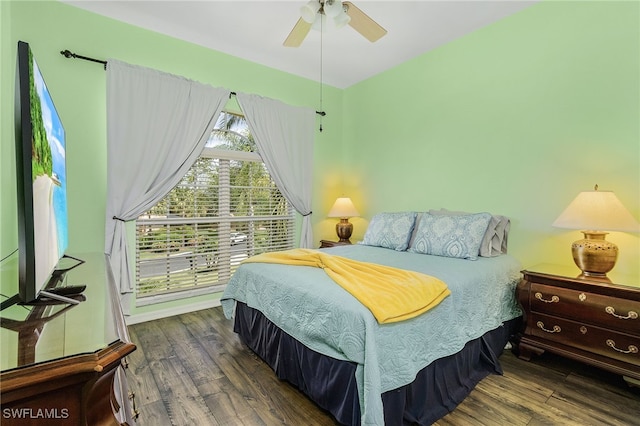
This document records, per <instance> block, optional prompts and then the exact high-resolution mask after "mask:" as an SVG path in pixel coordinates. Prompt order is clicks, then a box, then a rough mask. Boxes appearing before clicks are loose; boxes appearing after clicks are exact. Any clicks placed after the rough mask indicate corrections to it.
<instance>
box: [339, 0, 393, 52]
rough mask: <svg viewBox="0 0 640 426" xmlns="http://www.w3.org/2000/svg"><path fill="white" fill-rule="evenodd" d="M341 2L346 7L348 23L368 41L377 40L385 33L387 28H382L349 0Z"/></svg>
mask: <svg viewBox="0 0 640 426" xmlns="http://www.w3.org/2000/svg"><path fill="white" fill-rule="evenodd" d="M343 4H344V6H345V7H346V10H347V15H349V17H350V18H351V21H349V25H351V27H353V29H355V30H356V31H357V32H359V33H360V34H362V35H363V36H364V38H366V39H367V40H369V41H370V42H374V41H377V40H378V39H380V38H381V37H382V36H384V35H385V34H386V33H387V30H385V29H384V28H382V27H381V26H380V25H379V24H378V23H377V22H376V21H374V20H373V19H371V18H370V17H369V16H368V15H367V14H366V13H364V12H363V11H361V10H360V9H358V8H357V7H355V6H354V5H353V3H351V2H350V1H345V2H344V3H343Z"/></svg>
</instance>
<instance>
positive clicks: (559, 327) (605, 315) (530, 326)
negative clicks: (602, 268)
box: [517, 265, 640, 385]
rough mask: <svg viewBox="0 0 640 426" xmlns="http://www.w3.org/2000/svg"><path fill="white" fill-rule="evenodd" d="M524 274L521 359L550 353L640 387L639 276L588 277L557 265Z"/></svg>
mask: <svg viewBox="0 0 640 426" xmlns="http://www.w3.org/2000/svg"><path fill="white" fill-rule="evenodd" d="M523 275H524V277H523V280H522V281H521V282H520V284H519V285H518V289H517V297H518V302H519V303H520V305H521V307H522V309H523V313H524V330H523V332H522V336H521V339H520V343H519V348H518V349H519V356H520V358H522V359H525V360H529V359H530V358H531V356H533V355H539V354H542V353H543V352H544V351H550V352H554V353H556V354H559V355H562V356H565V357H567V358H571V359H575V360H577V361H581V362H584V363H587V364H591V365H593V366H596V367H599V368H603V369H605V370H609V371H612V372H614V373H616V374H620V375H622V376H624V378H625V380H627V382H629V383H630V384H633V385H640V280H639V278H638V277H629V276H620V275H617V274H615V273H614V272H612V273H609V276H608V278H604V279H603V278H594V277H585V276H582V275H580V270H578V269H577V268H574V267H562V266H557V265H538V266H536V267H533V268H531V269H528V270H525V271H523Z"/></svg>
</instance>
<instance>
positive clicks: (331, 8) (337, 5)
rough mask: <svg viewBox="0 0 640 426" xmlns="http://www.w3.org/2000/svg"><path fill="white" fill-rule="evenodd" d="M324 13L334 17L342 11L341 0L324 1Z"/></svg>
mask: <svg viewBox="0 0 640 426" xmlns="http://www.w3.org/2000/svg"><path fill="white" fill-rule="evenodd" d="M322 10H324V14H325V15H327V16H328V17H329V18H335V17H336V16H338V15H339V14H340V13H342V1H340V0H326V1H325V2H324V7H323V8H322Z"/></svg>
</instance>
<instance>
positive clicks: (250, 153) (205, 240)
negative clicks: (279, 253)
mask: <svg viewBox="0 0 640 426" xmlns="http://www.w3.org/2000/svg"><path fill="white" fill-rule="evenodd" d="M255 151H256V150H255V144H254V142H253V139H252V137H251V134H250V132H249V130H248V127H247V124H246V121H245V120H244V118H243V117H241V116H237V115H233V114H229V113H222V114H221V116H220V118H219V119H218V123H217V124H216V128H215V130H214V131H213V133H212V135H211V137H210V139H209V141H208V142H207V145H206V147H205V149H204V151H203V153H202V155H201V156H200V158H199V159H198V160H197V161H196V162H195V164H194V165H193V166H192V167H191V169H190V170H189V172H187V174H186V175H185V176H184V177H183V178H182V180H181V181H180V182H179V183H178V185H176V187H175V188H173V189H172V190H171V192H170V193H169V194H167V196H166V197H164V199H162V200H161V201H160V202H158V204H156V205H155V206H154V207H152V208H151V209H149V211H147V212H145V213H144V214H143V215H141V216H140V217H139V218H138V219H137V220H136V290H137V300H138V304H145V299H146V301H147V303H153V302H155V301H158V299H160V300H163V299H175V298H179V297H188V296H192V295H196V294H200V293H206V292H215V291H222V290H223V289H224V286H225V285H226V283H227V282H228V280H229V278H230V277H231V275H232V274H233V272H234V271H235V270H236V268H237V267H238V265H239V264H240V262H241V261H242V260H244V259H246V258H247V257H249V256H253V255H255V254H260V253H264V252H268V251H275V250H285V249H289V248H293V241H294V222H295V217H294V213H293V209H292V207H291V206H290V205H289V203H288V202H287V201H286V200H285V198H284V197H283V195H282V194H281V193H280V191H279V190H278V188H277V187H276V185H275V183H274V182H273V180H272V179H271V177H270V175H269V172H268V171H267V169H266V167H265V165H264V164H263V163H262V160H261V159H260V156H259V155H258V154H257V153H256V152H255Z"/></svg>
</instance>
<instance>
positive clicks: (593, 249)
mask: <svg viewBox="0 0 640 426" xmlns="http://www.w3.org/2000/svg"><path fill="white" fill-rule="evenodd" d="M581 232H582V233H583V234H584V239H583V240H578V241H576V242H574V243H573V244H572V245H571V253H572V254H573V261H574V262H575V263H576V265H578V268H580V270H581V271H582V273H583V274H584V275H586V276H593V277H604V276H606V275H607V272H609V271H610V270H612V269H613V267H614V266H615V264H616V260H617V259H618V246H616V245H615V244H613V243H610V242H609V241H606V240H605V239H604V238H605V235H607V232H601V231H581Z"/></svg>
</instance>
